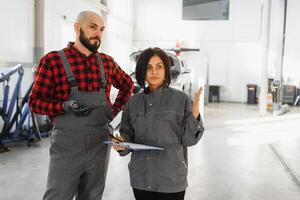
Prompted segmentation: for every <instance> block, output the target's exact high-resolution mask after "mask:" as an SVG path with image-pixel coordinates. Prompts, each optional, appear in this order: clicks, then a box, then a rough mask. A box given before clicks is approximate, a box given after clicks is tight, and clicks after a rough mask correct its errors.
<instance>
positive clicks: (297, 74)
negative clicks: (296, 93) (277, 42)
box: [283, 0, 300, 87]
mask: <svg viewBox="0 0 300 200" xmlns="http://www.w3.org/2000/svg"><path fill="white" fill-rule="evenodd" d="M299 10H300V1H299V0H288V9H287V24H286V46H285V57H284V63H283V76H284V78H285V80H288V79H289V80H290V83H291V84H294V85H296V86H298V87H300V37H299V36H300V12H299Z"/></svg>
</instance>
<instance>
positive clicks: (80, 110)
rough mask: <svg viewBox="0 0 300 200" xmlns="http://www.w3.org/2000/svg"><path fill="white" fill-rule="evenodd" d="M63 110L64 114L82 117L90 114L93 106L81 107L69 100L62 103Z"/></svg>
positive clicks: (74, 101)
mask: <svg viewBox="0 0 300 200" xmlns="http://www.w3.org/2000/svg"><path fill="white" fill-rule="evenodd" d="M63 109H64V110H65V112H72V113H74V114H75V115H76V116H77V117H84V116H88V115H90V114H91V112H92V111H93V109H94V106H83V105H80V104H79V103H78V102H77V101H76V100H69V101H65V102H64V103H63Z"/></svg>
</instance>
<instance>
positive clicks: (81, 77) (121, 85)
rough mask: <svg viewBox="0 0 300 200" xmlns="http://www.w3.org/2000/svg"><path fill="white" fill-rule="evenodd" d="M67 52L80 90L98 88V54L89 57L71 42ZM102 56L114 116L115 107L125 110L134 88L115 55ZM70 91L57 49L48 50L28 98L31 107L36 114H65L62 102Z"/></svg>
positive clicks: (99, 76)
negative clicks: (112, 94)
mask: <svg viewBox="0 0 300 200" xmlns="http://www.w3.org/2000/svg"><path fill="white" fill-rule="evenodd" d="M64 51H65V54H66V56H67V58H68V61H69V63H70V65H71V68H72V71H73V74H74V77H75V80H76V83H77V87H78V89H79V90H80V91H91V92H92V91H98V90H99V88H100V87H101V83H100V80H101V75H100V67H99V66H98V64H97V57H96V54H94V53H93V54H91V55H90V56H88V57H87V56H85V55H84V54H82V53H80V52H79V51H78V50H77V49H76V48H75V47H74V43H71V42H70V43H69V45H68V47H67V48H64ZM100 57H101V59H102V62H103V67H104V71H105V77H106V81H107V85H106V88H105V94H106V98H107V100H108V102H109V104H110V106H111V109H112V112H113V114H114V115H115V114H116V113H117V111H116V110H118V109H123V107H124V105H125V104H126V102H127V101H128V99H129V97H130V95H131V93H132V91H133V82H132V80H131V78H130V76H129V75H127V74H126V73H125V72H124V71H123V70H122V69H121V68H120V67H119V65H118V64H117V63H116V62H115V61H114V60H113V58H112V57H110V56H108V55H106V54H103V53H100ZM101 73H102V72H101ZM111 85H113V86H114V87H115V88H117V89H119V93H118V95H117V98H116V100H115V102H114V104H113V105H112V103H111V101H110V90H111ZM70 91H71V87H70V85H69V82H68V80H67V76H66V72H65V69H64V67H63V64H62V60H61V58H60V56H59V53H58V52H57V51H53V52H50V53H48V54H47V55H45V56H44V57H43V58H42V59H41V61H40V64H39V67H38V69H37V73H36V76H35V82H34V86H33V89H32V92H31V95H30V99H29V106H30V108H31V110H32V111H33V112H35V113H40V114H44V115H48V116H49V117H50V118H51V119H53V118H54V117H55V116H57V115H59V114H63V113H64V110H63V107H62V103H63V102H64V101H65V100H67V98H68V97H69V94H70Z"/></svg>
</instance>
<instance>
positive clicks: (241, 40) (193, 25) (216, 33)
mask: <svg viewBox="0 0 300 200" xmlns="http://www.w3.org/2000/svg"><path fill="white" fill-rule="evenodd" d="M181 4H182V1H181V0H164V1H159V0H152V1H147V0H136V1H135V11H136V12H135V16H134V20H135V21H134V22H135V29H134V35H135V37H134V38H135V41H134V45H135V46H136V47H137V48H141V49H143V48H146V47H148V46H160V47H162V48H169V47H174V46H175V43H176V40H181V41H183V43H184V44H185V45H186V46H184V47H191V48H200V51H201V52H200V53H199V54H198V56H197V55H196V54H195V53H193V55H192V56H191V55H190V56H189V55H188V54H190V53H184V54H183V57H186V58H188V60H187V62H188V63H189V65H190V66H193V68H194V71H196V72H197V74H199V72H200V75H199V76H197V77H199V78H198V79H201V81H202V80H203V79H204V80H205V79H206V76H207V75H206V73H207V70H206V68H207V66H209V69H208V74H209V84H210V85H221V100H222V101H233V102H245V101H246V98H247V93H246V92H247V90H246V85H247V84H248V83H254V84H258V83H259V81H260V72H261V70H260V69H261V65H262V63H261V51H262V50H261V41H260V40H261V5H262V2H261V1H260V0H251V1H249V0H231V1H230V13H229V15H230V16H229V20H228V21H183V20H181V12H182V11H181V9H182V5H181ZM200 59H202V61H199V60H200ZM195 76H196V75H195Z"/></svg>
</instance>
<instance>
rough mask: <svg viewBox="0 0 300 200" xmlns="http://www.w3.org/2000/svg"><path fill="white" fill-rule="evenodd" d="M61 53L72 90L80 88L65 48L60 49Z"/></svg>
mask: <svg viewBox="0 0 300 200" xmlns="http://www.w3.org/2000/svg"><path fill="white" fill-rule="evenodd" d="M59 55H60V57H61V59H62V62H63V66H64V68H65V71H66V74H67V78H68V81H69V83H70V85H71V90H78V88H77V86H76V81H75V78H74V75H73V72H72V69H71V65H70V63H69V61H68V59H67V56H66V54H65V52H64V50H60V51H59Z"/></svg>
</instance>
